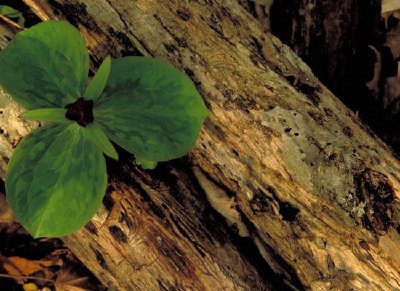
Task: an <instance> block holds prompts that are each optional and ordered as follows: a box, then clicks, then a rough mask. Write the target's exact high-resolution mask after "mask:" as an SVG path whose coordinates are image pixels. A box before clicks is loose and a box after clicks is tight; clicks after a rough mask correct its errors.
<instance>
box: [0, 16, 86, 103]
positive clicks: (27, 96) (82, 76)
mask: <svg viewBox="0 0 400 291" xmlns="http://www.w3.org/2000/svg"><path fill="white" fill-rule="evenodd" d="M0 68H1V70H0V85H1V86H2V87H3V88H4V89H5V90H6V91H7V92H8V93H9V94H10V95H11V96H12V97H13V98H14V99H15V100H16V101H17V102H18V103H20V104H21V105H22V106H24V107H25V108H27V109H38V108H49V107H50V108H53V107H64V106H65V105H66V104H68V103H72V102H74V101H75V100H76V99H77V98H78V97H80V96H81V95H82V93H83V90H84V88H85V84H86V80H87V75H88V71H89V56H88V53H87V49H86V45H85V42H84V41H83V38H82V36H81V35H80V33H79V31H78V30H77V29H76V28H74V27H73V26H72V25H70V24H69V23H68V22H65V21H47V22H42V23H39V24H37V25H35V26H33V27H31V28H29V29H27V30H25V31H22V32H20V33H18V34H17V36H16V37H15V39H14V40H13V41H11V43H10V44H9V45H8V47H7V48H5V49H4V50H2V51H0Z"/></svg>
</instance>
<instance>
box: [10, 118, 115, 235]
mask: <svg viewBox="0 0 400 291" xmlns="http://www.w3.org/2000/svg"><path fill="white" fill-rule="evenodd" d="M106 183H107V175H106V166H105V160H104V156H103V154H102V153H101V151H100V150H98V149H97V147H96V146H94V145H93V143H92V142H91V141H90V140H88V139H87V138H85V136H84V133H83V127H80V126H79V125H77V124H71V125H64V124H56V123H54V124H49V125H46V126H44V127H42V128H39V129H36V130H34V131H33V132H31V133H30V134H29V135H28V136H26V137H25V138H23V140H22V141H21V143H20V144H19V145H18V147H17V149H16V150H15V152H14V155H13V156H12V158H11V160H10V162H9V164H8V169H7V175H6V191H7V199H8V201H9V203H10V206H11V209H12V211H13V213H14V214H15V216H16V217H17V219H18V220H19V221H20V222H21V223H22V225H23V226H24V227H25V228H26V229H27V230H28V231H29V232H30V233H31V234H32V236H33V237H44V236H45V237H61V236H64V235H67V234H70V233H72V232H74V231H76V230H78V229H79V228H80V227H82V226H83V225H84V224H85V223H87V222H88V221H89V220H90V218H92V216H93V215H94V214H95V213H96V211H97V209H98V208H99V206H100V203H101V200H102V198H103V196H104V193H105V189H106Z"/></svg>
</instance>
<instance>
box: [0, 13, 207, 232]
mask: <svg viewBox="0 0 400 291" xmlns="http://www.w3.org/2000/svg"><path fill="white" fill-rule="evenodd" d="M88 73H89V55H88V51H87V49H86V45H85V42H84V40H83V38H82V37H81V35H80V33H79V31H78V30H77V29H75V28H74V27H73V26H72V25H70V24H68V23H67V22H64V21H47V22H42V23H40V24H37V25H35V26H33V27H31V28H29V29H27V30H25V31H22V32H20V33H18V34H17V36H16V37H15V39H14V40H13V41H11V43H10V44H9V45H8V47H7V48H6V49H4V50H2V51H1V52H0V85H1V86H2V87H3V88H4V90H6V91H7V92H8V93H9V94H10V95H11V96H12V97H13V98H14V100H15V101H17V102H18V103H19V104H20V105H22V106H23V107H25V108H26V109H28V110H29V111H27V112H25V113H23V114H22V117H23V118H25V119H31V120H40V121H43V122H44V126H42V127H40V128H38V129H36V130H34V131H32V132H31V133H30V134H29V135H27V136H26V137H24V138H23V139H22V141H21V142H20V143H19V145H18V147H17V148H16V150H15V152H14V154H13V156H12V157H11V159H10V162H9V164H8V168H7V174H6V180H5V182H6V193H7V199H8V201H9V203H10V206H11V209H12V210H13V212H14V214H15V216H16V218H17V219H18V220H19V221H20V222H21V223H22V225H23V226H24V227H25V228H26V229H27V230H28V231H29V232H30V233H31V234H32V235H33V236H34V237H43V236H46V237H60V236H64V235H67V234H70V233H72V232H74V231H76V230H78V229H79V228H81V227H82V226H83V225H84V224H85V223H87V222H88V221H89V220H90V219H91V218H92V217H93V215H94V214H95V213H96V211H97V209H98V208H99V205H100V203H101V201H102V198H103V196H104V194H105V191H106V185H107V173H106V163H105V158H104V156H103V153H104V154H105V155H107V156H109V157H111V158H113V159H118V155H117V152H116V150H115V149H114V146H113V144H112V143H111V142H110V140H111V141H112V142H114V143H116V144H118V145H120V146H121V147H122V148H124V149H126V150H127V151H129V152H131V153H132V154H134V157H135V162H136V163H137V164H138V165H141V166H142V167H143V168H146V169H149V168H154V167H155V166H156V164H157V162H160V161H168V160H171V159H174V158H178V157H181V156H183V155H185V154H186V153H187V152H188V151H189V150H190V149H191V148H192V147H193V146H194V144H195V141H196V139H197V136H198V134H199V131H200V128H201V126H202V123H203V121H204V119H205V118H206V116H207V114H208V110H207V109H206V107H205V105H204V102H203V100H202V98H201V96H200V95H199V94H198V92H197V91H196V88H195V86H194V85H193V83H192V82H191V80H190V79H189V78H188V77H186V76H185V75H184V74H183V73H181V72H180V71H178V70H177V69H175V68H173V67H172V66H170V65H168V64H165V63H163V62H161V61H158V60H155V59H152V58H147V57H134V56H130V57H124V58H121V59H117V60H111V59H110V58H109V57H107V58H106V59H105V60H104V61H103V63H102V64H101V66H100V67H99V69H98V70H97V73H96V74H95V76H94V77H93V79H92V80H91V81H90V82H89V84H88V85H87V83H88Z"/></svg>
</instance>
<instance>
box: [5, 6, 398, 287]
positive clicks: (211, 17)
mask: <svg viewBox="0 0 400 291" xmlns="http://www.w3.org/2000/svg"><path fill="white" fill-rule="evenodd" d="M26 2H27V3H31V5H32V4H35V3H39V2H40V4H41V5H39V6H38V7H39V8H38V9H39V11H42V13H43V15H57V17H61V18H63V17H66V18H67V19H68V20H70V21H71V22H73V23H74V24H75V25H77V26H78V27H79V28H80V29H81V31H82V33H83V34H84V36H85V38H86V40H87V42H88V43H89V48H90V49H91V51H92V54H93V57H94V60H95V61H99V60H100V59H101V58H102V57H103V56H105V55H107V54H111V55H112V56H114V57H118V56H121V55H125V54H143V55H150V56H154V57H158V58H161V59H164V60H166V61H168V62H170V63H172V64H173V65H175V66H176V67H178V68H180V69H181V70H183V71H186V72H187V73H188V75H189V76H190V77H191V78H192V80H193V81H194V82H195V84H196V86H197V88H198V89H199V91H200V92H201V94H202V96H203V97H204V99H205V101H206V103H207V105H208V107H209V108H210V110H211V111H212V114H211V116H210V117H209V119H208V120H207V121H206V123H205V127H204V129H203V130H202V132H201V136H200V139H199V142H198V145H197V147H196V148H195V149H194V150H193V151H192V152H191V154H190V156H189V159H185V158H184V159H180V160H179V161H175V162H170V163H164V164H163V163H162V164H161V165H160V166H159V167H158V168H157V169H156V170H154V171H142V170H140V169H138V168H137V167H135V166H133V165H132V164H131V163H130V162H129V159H130V158H131V157H130V156H129V155H127V154H124V153H123V152H121V155H120V156H122V161H121V162H120V163H114V162H112V161H111V162H110V163H109V166H110V167H109V174H110V176H111V181H110V186H109V188H108V192H107V196H106V198H105V200H104V203H105V205H104V207H103V208H102V209H100V210H99V212H98V213H97V215H96V216H95V217H94V218H93V219H92V221H91V224H90V226H88V227H87V228H84V229H82V230H81V231H80V232H78V233H77V234H74V235H71V236H68V237H66V238H65V239H64V241H65V242H66V243H67V244H68V246H69V247H70V248H71V249H72V250H73V251H74V252H75V253H76V254H77V255H78V257H80V259H81V260H82V261H83V262H84V263H85V264H86V265H87V266H88V267H89V268H90V269H91V270H92V271H93V272H94V273H95V274H96V275H97V276H98V277H99V278H100V279H101V280H102V281H103V282H104V283H105V284H108V285H109V286H113V287H115V288H117V289H120V290H159V289H168V290H173V289H176V290H185V289H192V290H269V289H271V288H276V289H279V290H282V289H284V288H287V289H303V288H305V289H313V290H327V289H332V290H349V289H354V290H396V289H400V282H399V278H400V259H399V258H398V255H397V254H398V253H399V252H400V247H399V242H400V235H399V233H398V231H397V230H396V228H397V229H399V227H398V217H397V213H398V209H399V191H400V179H399V169H400V163H399V161H398V160H397V159H396V158H395V157H393V155H392V154H391V152H390V150H389V149H388V148H387V147H386V146H385V145H384V144H383V143H382V142H381V141H380V140H378V139H377V138H376V137H375V136H373V134H371V133H370V132H368V129H366V128H365V127H364V126H363V125H362V124H360V122H359V120H358V119H357V117H356V116H355V115H354V114H352V113H351V112H350V111H349V110H348V109H346V108H345V107H344V106H343V105H342V104H341V103H340V102H339V101H338V100H337V99H336V98H335V97H334V96H333V95H332V93H330V92H329V91H327V89H326V88H325V87H324V86H323V85H322V84H320V83H319V81H318V80H317V79H316V78H315V77H314V76H313V75H312V73H311V71H310V69H309V68H308V67H307V66H306V65H305V64H304V63H303V62H302V61H301V60H299V59H298V58H297V57H296V56H295V55H294V54H293V53H292V52H291V51H290V50H289V49H288V48H287V47H286V46H284V45H282V44H281V43H280V42H279V41H278V40H277V39H276V38H275V37H273V36H271V35H270V34H266V33H264V32H263V31H262V30H261V29H260V28H259V27H258V26H257V24H256V22H255V20H254V19H253V18H252V17H251V16H250V15H249V14H248V13H247V12H245V11H244V10H243V8H242V7H241V6H239V5H238V3H237V2H236V1H222V0H196V1H182V0H179V1H178V0H170V1H161V0H138V1H116V0H107V1H106V0H96V1H94V0H85V1H83V0H82V1H79V0H68V1H66V0H52V1H49V2H46V1H44V0H41V1H39V0H36V1H32V0H30V1H28V0H27V1H26ZM53 8H54V11H52V9H53ZM77 11H79V13H78V12H77ZM2 98H3V99H1V100H5V102H4V101H3V103H0V107H2V108H3V109H2V108H0V110H5V106H7V108H9V107H10V106H14V105H13V103H12V102H11V101H10V100H9V99H5V98H7V97H4V96H3V97H2ZM7 110H8V109H7ZM4 112H5V111H4ZM7 112H11V111H7ZM0 116H1V115H0ZM3 125H4V126H3ZM1 126H2V127H4V128H5V131H7V132H11V131H13V136H14V137H15V138H14V139H15V140H17V139H18V138H19V137H20V136H22V135H24V134H26V131H18V130H17V129H18V128H20V126H21V123H20V121H16V120H15V119H2V120H1ZM24 128H25V127H24ZM0 138H1V139H0V144H1V146H2V147H3V148H4V150H2V151H1V158H2V160H4V161H6V160H7V159H8V158H9V157H10V154H11V152H12V144H13V143H12V142H11V140H10V139H9V138H4V137H2V136H1V135H0ZM14 144H15V142H14ZM0 169H1V171H0V173H1V174H2V175H3V177H4V170H5V162H3V163H2V164H0ZM196 169H198V170H196Z"/></svg>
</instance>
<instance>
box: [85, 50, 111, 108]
mask: <svg viewBox="0 0 400 291" xmlns="http://www.w3.org/2000/svg"><path fill="white" fill-rule="evenodd" d="M110 69H111V58H110V57H109V56H108V57H106V58H105V59H104V61H103V63H102V64H101V66H100V68H99V69H98V70H97V72H96V75H95V76H94V77H93V79H92V81H91V82H90V84H89V86H88V87H87V88H86V90H85V93H83V97H84V98H85V99H92V100H93V101H94V102H95V103H96V101H97V100H98V99H99V98H100V96H101V93H103V90H104V87H105V86H106V84H107V80H108V75H109V74H110Z"/></svg>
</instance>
